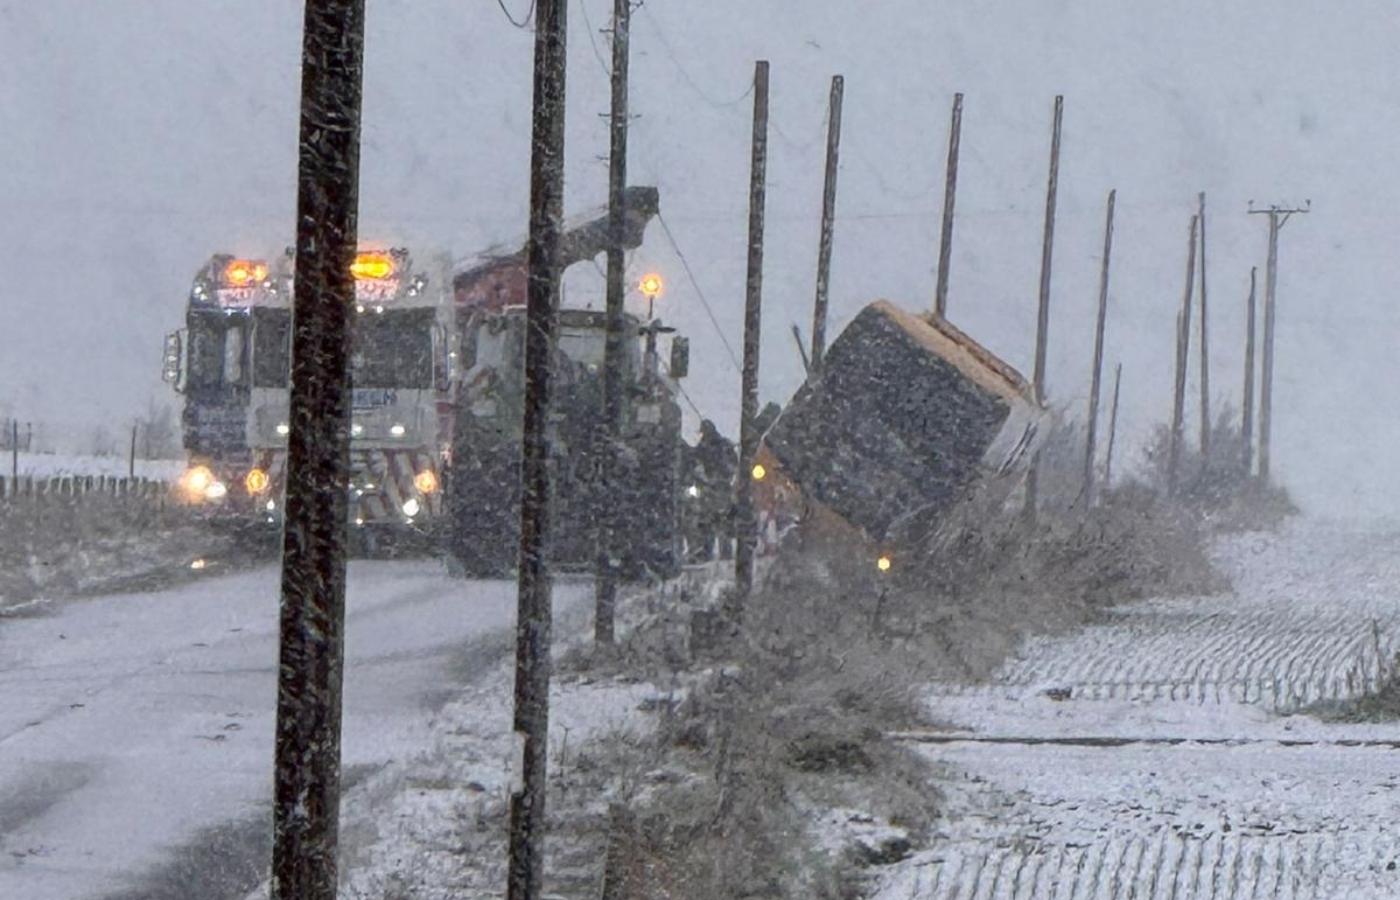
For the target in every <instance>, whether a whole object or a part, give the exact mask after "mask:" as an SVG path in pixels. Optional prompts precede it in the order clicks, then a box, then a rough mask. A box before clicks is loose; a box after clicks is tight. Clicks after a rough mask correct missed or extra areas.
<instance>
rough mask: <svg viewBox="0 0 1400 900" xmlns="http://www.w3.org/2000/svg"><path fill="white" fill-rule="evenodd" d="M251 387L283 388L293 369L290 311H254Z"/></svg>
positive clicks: (270, 309)
mask: <svg viewBox="0 0 1400 900" xmlns="http://www.w3.org/2000/svg"><path fill="white" fill-rule="evenodd" d="M253 323H254V325H253V387H260V388H280V387H286V386H287V382H288V378H289V377H290V374H291V370H292V312H291V310H288V309H276V308H272V307H260V308H258V309H255V310H253Z"/></svg>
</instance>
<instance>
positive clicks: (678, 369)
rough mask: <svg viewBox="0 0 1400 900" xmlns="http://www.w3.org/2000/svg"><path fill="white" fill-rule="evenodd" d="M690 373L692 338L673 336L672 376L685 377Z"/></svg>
mask: <svg viewBox="0 0 1400 900" xmlns="http://www.w3.org/2000/svg"><path fill="white" fill-rule="evenodd" d="M688 374H690V338H683V337H674V338H671V377H672V378H684V377H685V376H686V375H688Z"/></svg>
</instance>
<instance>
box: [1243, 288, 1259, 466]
mask: <svg viewBox="0 0 1400 900" xmlns="http://www.w3.org/2000/svg"><path fill="white" fill-rule="evenodd" d="M1258 274H1259V267H1258V266H1252V267H1251V268H1250V270H1249V300H1248V301H1247V304H1246V307H1245V336H1244V403H1243V405H1242V409H1241V413H1240V436H1241V438H1243V440H1244V460H1243V462H1244V474H1245V475H1246V476H1248V475H1250V474H1252V473H1253V471H1254V335H1255V334H1256V333H1257V331H1258V329H1257V327H1256V326H1255V324H1254V318H1255V312H1254V310H1255V303H1254V285H1255V278H1256V277H1257V275H1258Z"/></svg>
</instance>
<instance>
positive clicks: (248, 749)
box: [0, 562, 584, 900]
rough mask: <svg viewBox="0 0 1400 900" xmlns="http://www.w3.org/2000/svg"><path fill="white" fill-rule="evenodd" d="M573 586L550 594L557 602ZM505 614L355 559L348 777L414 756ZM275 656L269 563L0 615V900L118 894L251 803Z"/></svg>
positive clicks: (407, 567) (413, 573)
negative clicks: (434, 715)
mask: <svg viewBox="0 0 1400 900" xmlns="http://www.w3.org/2000/svg"><path fill="white" fill-rule="evenodd" d="M583 590H584V589H583V588H580V587H577V586H574V587H570V586H562V585H561V586H560V587H559V588H558V589H557V590H556V605H557V606H560V607H564V606H571V605H572V604H574V603H575V601H577V600H578V599H579V598H580V597H581V596H582V592H583ZM514 605H515V592H514V585H513V584H511V583H506V582H462V581H453V580H450V579H448V578H447V577H446V576H445V575H443V574H442V573H441V569H440V567H439V566H438V565H436V564H434V563H431V562H395V563H387V562H363V563H352V565H351V574H350V588H349V598H348V625H347V656H348V669H347V676H346V687H345V703H346V713H345V738H344V747H343V755H344V764H345V767H346V769H347V771H354V770H355V769H356V768H357V767H364V766H377V765H380V764H383V763H384V762H386V761H388V760H391V759H395V758H402V757H404V756H407V755H410V754H413V753H415V752H418V751H419V750H421V748H422V747H423V746H424V743H425V742H426V740H427V735H426V734H425V730H426V726H427V722H428V719H429V716H430V713H431V709H432V707H433V706H434V705H435V703H436V701H437V700H439V699H443V698H445V696H446V693H447V692H449V691H450V690H451V689H452V687H453V686H454V685H455V684H457V683H459V682H460V681H461V680H462V678H463V677H464V673H465V672H466V671H467V670H468V668H469V667H470V666H471V665H472V664H473V663H474V662H476V661H477V660H475V659H473V650H472V649H471V648H472V644H473V642H474V641H475V640H477V639H480V638H484V637H486V636H487V635H491V634H499V633H500V632H501V631H502V630H503V629H506V628H508V627H509V626H510V625H511V624H512V622H513V621H514ZM484 652H485V651H483V650H480V649H478V650H477V651H476V654H477V655H478V656H479V655H481V654H482V653H484ZM276 661H277V573H276V572H275V571H274V570H271V569H266V570H261V571H256V572H251V573H243V574H237V575H228V576H222V577H211V578H208V579H204V580H200V581H197V582H195V583H192V584H186V585H184V586H182V587H179V588H177V589H172V590H168V591H163V592H158V593H149V594H135V595H125V596H110V597H102V598H96V599H87V600H81V601H74V602H70V603H67V604H64V605H61V606H59V607H56V608H54V609H52V610H50V614H48V615H43V616H39V617H33V618H18V619H7V620H3V621H0V897H5V898H9V897H15V898H19V897H23V898H26V900H84V898H90V897H97V896H101V895H103V894H107V893H114V892H119V891H121V890H122V889H123V888H127V887H130V885H131V884H132V879H133V878H137V877H139V876H140V875H141V874H142V873H143V872H145V871H147V870H149V869H150V868H152V867H153V866H157V865H160V864H161V863H162V862H163V861H165V860H167V859H168V857H169V854H170V853H171V851H172V848H175V847H178V846H180V845H182V844H183V843H185V842H188V841H190V840H191V839H193V838H194V837H195V836H196V835H198V834H199V833H200V831H201V829H205V828H211V827H214V826H218V825H220V824H222V823H226V822H229V821H234V820H238V819H241V818H247V817H250V816H253V815H257V814H260V813H261V812H262V811H264V810H265V809H266V802H267V800H268V798H269V797H270V794H271V764H272V753H273V751H272V728H273V710H274V706H275V685H276Z"/></svg>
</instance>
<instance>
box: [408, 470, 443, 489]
mask: <svg viewBox="0 0 1400 900" xmlns="http://www.w3.org/2000/svg"><path fill="white" fill-rule="evenodd" d="M413 486H414V487H416V488H418V492H419V493H421V494H431V493H433V492H434V491H436V490H437V489H438V480H437V475H435V474H433V470H432V469H424V470H423V471H421V472H419V473H418V474H417V475H415V476H413Z"/></svg>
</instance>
